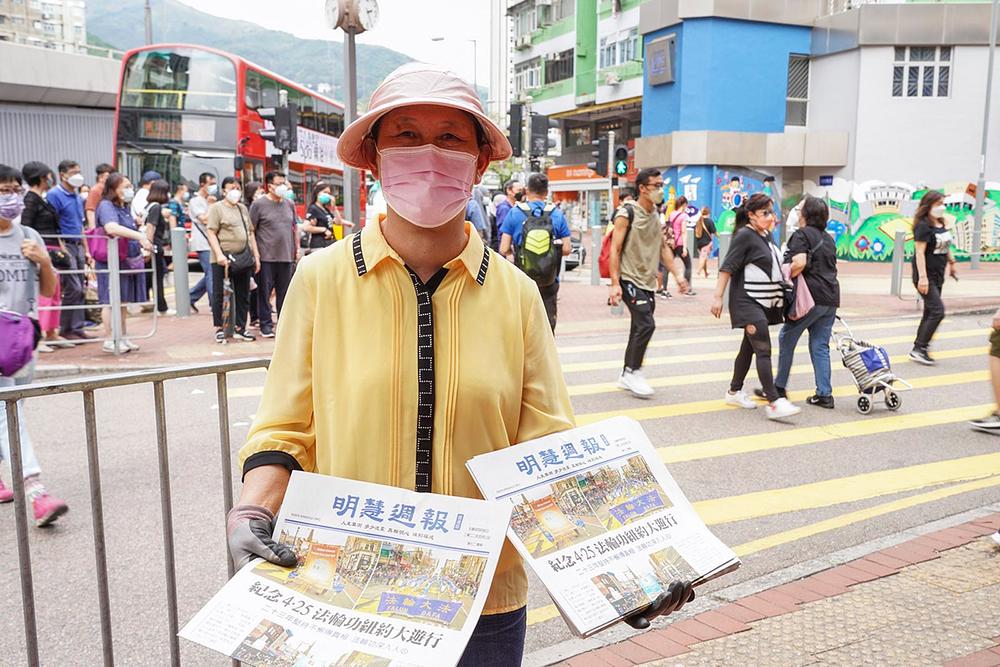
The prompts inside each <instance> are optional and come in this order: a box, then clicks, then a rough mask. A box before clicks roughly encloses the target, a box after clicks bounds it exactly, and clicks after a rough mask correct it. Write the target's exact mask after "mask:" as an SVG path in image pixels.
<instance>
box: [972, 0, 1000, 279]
mask: <svg viewBox="0 0 1000 667" xmlns="http://www.w3.org/2000/svg"><path fill="white" fill-rule="evenodd" d="M998 8H1000V0H993V7H992V9H991V10H990V55H989V58H988V61H989V64H988V70H987V72H986V104H985V105H984V108H983V143H982V148H981V149H980V151H979V180H978V181H976V216H975V219H974V222H973V225H974V227H973V228H972V248H971V250H972V252H970V253H969V261H970V264H971V268H973V269H978V268H979V258H980V255H981V254H982V252H983V206H984V204H985V201H986V144H987V141H988V140H989V136H990V98H991V97H992V96H993V58H994V55H995V53H996V47H997V10H998Z"/></svg>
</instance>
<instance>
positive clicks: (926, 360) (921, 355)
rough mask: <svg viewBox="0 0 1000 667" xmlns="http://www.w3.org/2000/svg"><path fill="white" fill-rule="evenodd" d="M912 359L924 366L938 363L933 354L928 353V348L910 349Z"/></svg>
mask: <svg viewBox="0 0 1000 667" xmlns="http://www.w3.org/2000/svg"><path fill="white" fill-rule="evenodd" d="M910 360H911V361H915V362H916V363H918V364H921V365H923V366H934V365H935V364H937V362H936V361H934V360H933V359H931V355H929V354H928V353H927V350H925V349H921V348H919V347H915V348H913V349H912V350H910Z"/></svg>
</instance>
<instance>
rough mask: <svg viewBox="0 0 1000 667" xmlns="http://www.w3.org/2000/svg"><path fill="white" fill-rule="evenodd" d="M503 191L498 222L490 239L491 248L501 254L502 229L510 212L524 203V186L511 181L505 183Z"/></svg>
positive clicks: (498, 206) (498, 208) (498, 209)
mask: <svg viewBox="0 0 1000 667" xmlns="http://www.w3.org/2000/svg"><path fill="white" fill-rule="evenodd" d="M503 191H504V194H503V201H500V202H499V203H497V214H496V222H495V223H494V225H493V232H492V236H491V237H490V247H491V248H493V250H496V251H497V252H500V227H501V226H502V225H503V221H504V219H505V218H506V217H507V214H508V213H510V210H511V209H512V208H514V207H515V206H517V204H518V203H519V202H522V201H524V184H523V183H521V182H520V181H516V180H510V181H507V182H506V183H504V186H503Z"/></svg>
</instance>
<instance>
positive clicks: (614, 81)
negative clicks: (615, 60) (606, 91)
mask: <svg viewBox="0 0 1000 667" xmlns="http://www.w3.org/2000/svg"><path fill="white" fill-rule="evenodd" d="M621 82H622V78H621V77H620V76H618V73H617V72H608V74H607V75H606V76H605V77H604V85H605V86H617V85H619V84H620V83H621Z"/></svg>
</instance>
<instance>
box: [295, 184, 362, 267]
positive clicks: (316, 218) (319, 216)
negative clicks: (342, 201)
mask: <svg viewBox="0 0 1000 667" xmlns="http://www.w3.org/2000/svg"><path fill="white" fill-rule="evenodd" d="M335 225H340V226H341V228H343V227H345V226H347V227H353V226H354V225H352V224H351V223H345V221H344V219H343V218H342V217H341V216H340V211H339V210H337V205H336V203H335V202H334V200H333V191H332V189H331V188H330V184H329V183H326V182H324V181H320V182H319V183H317V184H316V185H314V186H313V190H312V201H311V202H309V210H308V211H306V221H305V222H304V223H303V225H302V231H304V232H306V233H307V234H308V235H309V236H308V237H307V241H306V246H305V247H306V254H307V255H308V254H310V253H312V252H315V251H316V250H320V249H322V248H325V247H327V246H329V245H332V244H333V242H334V241H335V240H336V237H335V233H334V226H335Z"/></svg>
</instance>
